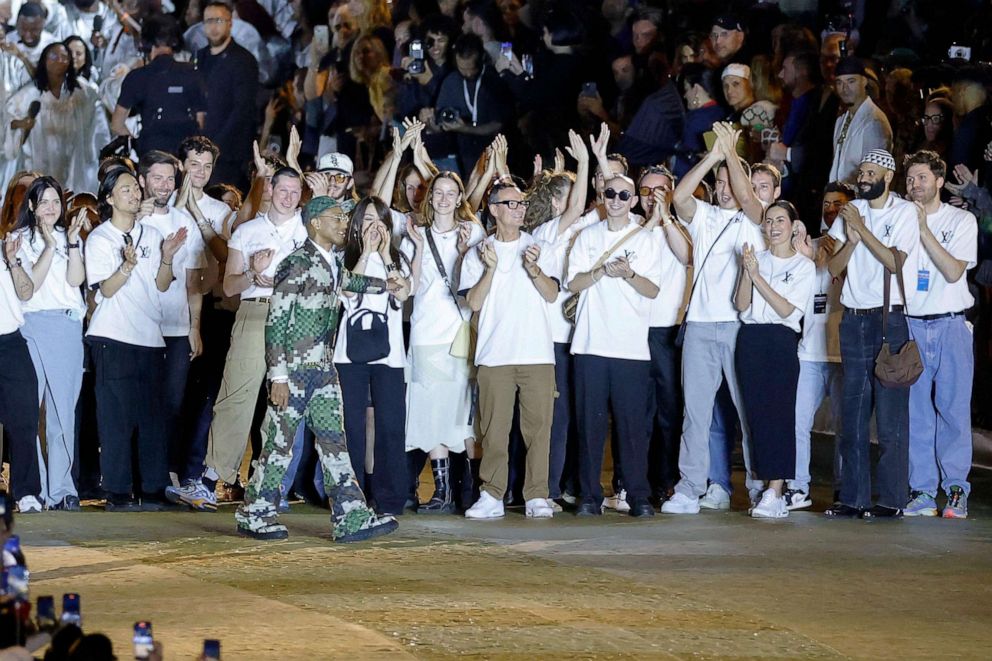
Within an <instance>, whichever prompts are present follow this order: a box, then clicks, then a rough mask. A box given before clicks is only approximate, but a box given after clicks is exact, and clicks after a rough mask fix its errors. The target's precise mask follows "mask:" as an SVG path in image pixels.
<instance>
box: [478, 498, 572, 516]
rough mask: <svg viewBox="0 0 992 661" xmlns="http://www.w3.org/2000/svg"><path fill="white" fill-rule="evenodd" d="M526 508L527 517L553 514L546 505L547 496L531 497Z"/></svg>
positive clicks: (550, 508)
mask: <svg viewBox="0 0 992 661" xmlns="http://www.w3.org/2000/svg"><path fill="white" fill-rule="evenodd" d="M480 500H481V498H480ZM526 510H527V518H528V519H550V518H551V517H553V516H554V515H555V510H554V508H553V507H551V506H550V505H548V499H547V498H531V499H530V500H528V501H527V503H526ZM467 515H468V513H467V512H466V516H467ZM500 516H503V513H502V512H500Z"/></svg>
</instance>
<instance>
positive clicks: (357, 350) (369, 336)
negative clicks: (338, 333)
mask: <svg viewBox="0 0 992 661" xmlns="http://www.w3.org/2000/svg"><path fill="white" fill-rule="evenodd" d="M366 325H367V326H368V327H367V328H366ZM345 332H346V333H347V336H348V348H347V352H346V353H347V354H348V360H350V361H351V362H353V363H373V362H375V361H377V360H381V359H383V358H385V357H386V356H388V355H389V324H388V323H387V320H386V313H385V312H376V311H375V310H368V309H363V310H356V311H355V312H354V313H352V315H351V316H350V317H348V326H347V327H346V329H345Z"/></svg>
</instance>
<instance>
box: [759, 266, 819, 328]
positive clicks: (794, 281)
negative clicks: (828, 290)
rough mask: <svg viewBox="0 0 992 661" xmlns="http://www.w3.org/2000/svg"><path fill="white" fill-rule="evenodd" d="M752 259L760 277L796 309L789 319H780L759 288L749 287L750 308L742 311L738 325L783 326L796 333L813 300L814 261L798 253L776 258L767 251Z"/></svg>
mask: <svg viewBox="0 0 992 661" xmlns="http://www.w3.org/2000/svg"><path fill="white" fill-rule="evenodd" d="M755 257H756V258H757V259H758V273H760V274H761V277H762V278H764V279H765V282H767V283H768V284H769V285H770V286H771V288H772V289H774V290H775V292H776V293H777V294H779V295H780V296H782V297H783V298H785V300H787V301H788V302H789V303H792V305H793V307H794V308H795V309H793V311H792V313H791V314H789V316H788V317H781V316H779V314H778V312H776V311H775V308H773V307H772V306H771V303H769V302H768V301H767V300H765V297H764V296H762V295H761V292H760V291H758V288H757V287H752V290H751V305H750V306H749V307H748V308H747V309H746V310H744V311H743V312H741V323H745V324H782V325H783V326H788V327H789V328H791V329H792V330H794V331H796V332H797V333H798V332H799V331H800V330H801V328H800V325H799V320H800V319H802V318H803V315H804V314H806V310H807V308H809V306H810V305H811V303H810V301H811V300H812V298H813V285H814V284H815V283H814V281H815V279H816V266H815V265H814V264H813V260H811V259H810V258H808V257H806V256H805V255H801V254H799V253H796V254H794V255H793V256H792V257H776V256H775V255H773V254H772V253H771V251H770V250H762V251H761V252H758V253H756V254H755Z"/></svg>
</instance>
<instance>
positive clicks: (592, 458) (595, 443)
mask: <svg viewBox="0 0 992 661" xmlns="http://www.w3.org/2000/svg"><path fill="white" fill-rule="evenodd" d="M574 359H575V410H576V413H577V415H576V420H577V422H578V428H579V471H580V481H581V484H582V502H584V503H593V504H595V505H601V504H602V502H603V486H602V484H600V481H599V478H600V474H601V473H602V471H603V448H604V447H605V445H606V434H607V417H606V416H607V415H608V414H609V411H610V408H612V410H613V422H614V424H613V434H614V435H615V436H616V439H617V447H618V450H619V452H618V454H619V457H614V458H613V460H614V462H616V461H617V460H618V459H619V462H620V466H621V468H622V469H623V480H624V488H625V489H627V498H628V500H633V499H635V498H637V499H640V498H647V497H648V496H649V495H650V493H651V489H650V487H649V486H648V479H647V477H648V476H647V461H648V435H647V430H646V429H645V422H646V421H647V413H646V412H647V406H648V403H647V397H648V380H649V371H650V367H651V363H650V361H647V360H624V359H621V358H603V357H601V356H591V355H587V354H577V355H576V356H575V357H574Z"/></svg>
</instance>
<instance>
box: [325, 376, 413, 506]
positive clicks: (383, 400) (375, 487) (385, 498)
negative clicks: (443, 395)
mask: <svg viewBox="0 0 992 661" xmlns="http://www.w3.org/2000/svg"><path fill="white" fill-rule="evenodd" d="M336 367H337V369H338V376H339V377H340V379H341V399H342V402H343V404H344V431H345V437H346V439H347V441H348V454H349V455H350V456H351V465H352V467H353V468H354V469H355V475H356V476H357V477H358V481H359V483H360V484H361V486H362V490H363V491H365V493H366V494H372V498H374V499H375V503H376V507H377V508H378V509H379V511H381V512H390V513H394V514H398V513H401V512H402V511H403V505H404V503H406V496H407V492H408V490H409V488H408V484H407V480H408V469H407V463H406V446H405V440H406V439H405V429H406V386H405V385H404V382H403V370H402V369H401V368H399V367H389V366H388V365H368V364H363V363H357V364H356V363H337V364H336ZM370 395H371V405H372V406H373V407H374V408H375V448H374V456H375V466H374V468H373V469H372V479H371V484H368V483H367V482H368V481H367V480H363V477H364V475H365V442H366V440H365V410H366V409H367V408H368V406H369V403H370V400H369V398H370ZM370 487H371V488H370Z"/></svg>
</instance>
